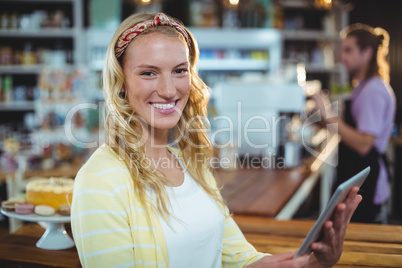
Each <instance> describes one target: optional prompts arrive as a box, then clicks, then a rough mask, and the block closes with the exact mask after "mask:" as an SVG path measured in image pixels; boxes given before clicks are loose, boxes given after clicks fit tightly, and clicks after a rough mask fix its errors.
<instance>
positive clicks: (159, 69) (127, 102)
mask: <svg viewBox="0 0 402 268" xmlns="http://www.w3.org/2000/svg"><path fill="white" fill-rule="evenodd" d="M197 58H198V48H197V43H196V40H195V39H194V38H193V37H192V35H191V33H190V32H188V30H187V29H186V28H185V27H184V26H183V25H182V24H181V23H180V22H179V21H177V20H176V19H174V18H171V17H168V16H167V15H165V14H163V13H159V14H136V15H132V16H130V17H128V18H127V19H126V20H124V21H123V22H122V24H121V25H120V26H119V27H118V29H117V30H116V33H115V34H114V36H113V38H112V41H111V42H110V44H109V47H108V51H107V58H106V64H105V67H104V71H103V79H104V80H103V86H104V95H105V99H106V102H107V108H108V114H107V119H106V129H107V132H108V140H107V142H106V144H104V145H103V146H101V147H100V148H98V149H97V151H96V152H95V153H94V154H93V155H92V156H91V158H90V159H89V160H88V162H87V163H86V164H85V165H84V166H83V167H82V168H81V170H80V171H79V173H78V175H77V177H76V179H75V185H74V193H73V202H72V209H71V224H72V231H73V235H74V240H75V243H76V246H77V250H78V252H79V256H80V261H81V263H82V265H83V266H84V267H145V266H146V267H175V268H181V267H200V268H201V267H222V266H225V267H245V266H246V265H250V267H263V266H264V267H265V266H266V265H281V267H286V265H291V266H292V267H304V266H306V265H307V263H308V260H309V258H308V256H301V257H298V258H295V259H292V256H293V254H292V253H286V254H280V255H275V256H267V255H268V254H263V253H260V252H257V251H256V250H255V248H254V247H253V246H252V245H251V244H250V243H248V242H247V240H246V239H245V237H244V236H243V234H242V232H241V231H240V229H239V227H238V226H237V224H236V223H235V222H234V220H233V219H232V217H231V215H230V213H229V211H228V209H227V207H226V206H225V204H224V202H223V200H222V197H221V195H220V192H219V189H218V187H217V183H216V180H215V177H214V176H213V175H212V173H211V167H210V166H209V162H208V160H209V159H210V158H211V156H212V148H211V144H210V142H209V140H208V136H207V133H206V126H205V121H206V118H207V116H206V108H207V102H208V96H209V95H208V88H207V86H206V85H205V84H204V83H203V81H202V80H201V79H200V78H199V77H198V75H197V72H196V68H195V65H196V61H197ZM170 140H174V142H169V141H170ZM355 197H356V192H353V193H352V194H351V195H350V197H349V199H348V202H347V204H346V205H345V204H343V205H344V206H343V207H342V208H341V209H339V211H337V213H338V214H339V215H338V217H337V218H338V219H342V220H338V221H336V222H334V224H333V225H332V224H331V225H328V227H327V229H326V231H327V236H329V237H326V238H327V239H325V240H326V241H324V240H323V242H320V243H316V244H317V245H316V250H317V252H319V253H321V255H322V256H321V257H320V262H321V263H322V264H325V265H328V264H329V265H330V264H333V260H335V261H336V260H337V259H339V256H340V249H341V246H339V243H338V244H337V243H334V241H335V242H342V241H343V237H344V234H345V232H344V229H345V226H346V225H347V220H348V218H350V214H351V213H353V209H354V207H355V205H356V200H357V201H358V199H356V200H355ZM335 229H336V230H335ZM328 238H330V239H328ZM329 243H331V245H330V244H329ZM333 245H336V248H334V246H333ZM320 247H321V249H320ZM333 252H335V253H333ZM317 261H318V259H317V258H310V263H311V264H313V263H318V262H317Z"/></svg>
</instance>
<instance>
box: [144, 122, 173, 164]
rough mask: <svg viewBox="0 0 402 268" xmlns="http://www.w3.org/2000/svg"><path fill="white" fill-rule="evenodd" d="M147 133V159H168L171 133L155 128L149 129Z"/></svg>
mask: <svg viewBox="0 0 402 268" xmlns="http://www.w3.org/2000/svg"><path fill="white" fill-rule="evenodd" d="M145 131H146V132H147V134H148V138H147V141H146V144H145V146H146V151H145V152H146V155H147V157H148V158H151V159H157V158H163V157H168V156H169V155H170V153H169V151H168V149H167V141H168V133H169V131H168V130H160V129H155V128H152V129H151V128H148V129H147V130H145Z"/></svg>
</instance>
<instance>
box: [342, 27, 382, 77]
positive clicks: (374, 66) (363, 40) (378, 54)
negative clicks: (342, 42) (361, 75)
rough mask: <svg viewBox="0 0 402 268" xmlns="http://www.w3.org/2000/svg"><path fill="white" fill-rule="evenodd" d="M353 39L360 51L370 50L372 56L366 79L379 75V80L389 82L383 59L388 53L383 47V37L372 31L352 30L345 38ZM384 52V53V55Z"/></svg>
mask: <svg viewBox="0 0 402 268" xmlns="http://www.w3.org/2000/svg"><path fill="white" fill-rule="evenodd" d="M352 36H353V37H355V38H356V42H357V46H358V47H359V49H360V50H364V49H367V48H371V49H372V50H373V55H372V57H371V60H370V63H369V67H368V69H367V72H366V77H365V78H366V79H368V78H370V77H373V76H376V75H379V76H381V78H382V79H383V80H385V81H387V82H389V64H388V62H387V60H386V59H385V56H386V54H387V53H388V47H386V48H385V47H384V46H383V43H384V35H382V34H381V35H376V34H375V33H373V32H372V31H368V30H366V29H356V30H352V31H350V32H349V33H348V34H347V37H352ZM385 50H386V53H385Z"/></svg>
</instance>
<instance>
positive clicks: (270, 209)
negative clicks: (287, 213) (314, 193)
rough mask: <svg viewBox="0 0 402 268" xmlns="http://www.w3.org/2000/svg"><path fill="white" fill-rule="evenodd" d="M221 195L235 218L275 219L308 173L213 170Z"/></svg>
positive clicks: (298, 169) (271, 170)
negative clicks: (220, 185)
mask: <svg viewBox="0 0 402 268" xmlns="http://www.w3.org/2000/svg"><path fill="white" fill-rule="evenodd" d="M216 174H217V177H218V178H219V180H220V181H221V183H222V184H223V188H222V190H221V193H222V196H223V198H224V199H225V201H226V202H227V205H228V207H229V209H230V211H231V212H232V213H234V214H239V215H254V216H255V215H257V216H266V217H275V216H276V215H277V214H278V213H279V211H280V210H281V209H282V208H283V207H284V206H285V204H286V203H287V202H288V201H289V200H290V198H291V197H292V196H293V194H294V193H295V192H296V191H297V189H298V188H299V187H300V185H301V184H302V183H303V181H304V180H305V179H306V178H307V177H308V176H309V175H310V171H309V170H306V169H305V168H303V167H299V168H295V169H289V170H284V169H264V168H252V169H251V168H250V169H237V170H224V169H221V170H217V171H216Z"/></svg>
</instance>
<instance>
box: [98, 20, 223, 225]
mask: <svg viewBox="0 0 402 268" xmlns="http://www.w3.org/2000/svg"><path fill="white" fill-rule="evenodd" d="M154 17H155V14H134V15H131V16H129V17H128V18H126V19H125V20H124V21H123V22H122V23H121V25H120V26H119V27H118V29H117V30H116V32H115V34H114V36H113V38H112V40H111V42H110V44H109V47H108V50H107V55H106V62H105V66H104V69H103V89H104V95H105V99H106V103H107V107H108V114H107V118H106V130H107V132H108V141H107V143H108V145H109V146H110V147H111V148H112V149H113V150H114V151H115V152H116V153H117V154H118V156H119V157H120V158H121V159H122V160H123V161H124V162H125V163H126V165H127V166H128V167H129V171H130V173H131V177H132V179H133V182H134V187H135V189H134V191H135V192H136V193H137V194H138V196H139V199H140V201H141V202H142V203H143V205H144V206H145V207H146V209H147V210H148V212H149V209H150V208H152V207H154V208H155V209H156V210H157V212H159V213H160V214H161V215H162V216H163V217H164V218H167V216H169V215H170V213H169V207H170V201H169V198H168V196H167V193H166V189H165V184H164V182H167V179H166V176H165V175H164V174H163V173H162V172H160V171H158V170H157V169H156V168H154V167H153V166H151V165H150V163H149V160H148V158H147V156H146V154H145V145H144V142H143V137H142V136H143V135H142V134H143V133H142V132H143V130H142V126H141V122H139V121H137V120H133V119H134V118H135V107H132V106H131V105H130V103H129V102H128V99H127V98H126V97H125V96H122V94H121V89H122V88H123V87H124V74H123V69H122V66H123V65H122V63H123V61H124V56H125V54H124V53H123V54H122V56H121V57H120V58H119V59H117V58H116V56H115V46H116V43H117V41H118V39H119V37H120V35H121V34H122V33H123V32H124V31H125V30H126V29H127V28H129V27H131V26H133V25H135V24H137V23H140V22H143V21H146V20H151V19H153V18H154ZM169 18H170V19H171V20H174V21H176V22H178V23H180V24H181V22H180V21H178V20H176V19H174V18H171V17H169ZM183 27H184V26H183ZM186 31H187V33H188V35H189V36H190V39H191V42H190V44H191V45H190V47H189V54H190V55H189V56H190V57H189V58H190V68H189V69H190V70H189V71H190V75H191V90H190V95H189V99H188V102H187V104H186V106H185V108H184V110H183V113H182V115H181V117H180V120H179V122H178V124H177V126H176V128H175V131H174V138H178V137H181V138H180V139H179V141H178V142H177V145H178V147H179V149H180V151H181V154H182V158H183V160H184V162H185V164H186V168H187V171H188V172H189V173H190V174H191V176H192V177H193V178H194V180H195V181H196V182H197V183H198V184H199V185H200V186H201V187H202V188H203V189H204V190H205V192H207V193H208V194H209V195H210V196H212V197H213V198H214V199H215V200H216V202H217V204H218V205H219V206H221V207H222V208H224V207H225V206H224V202H223V199H222V197H221V195H220V193H219V189H217V188H214V187H211V186H210V184H209V183H208V181H207V177H206V176H208V175H207V173H208V172H210V165H209V162H208V160H209V159H210V157H211V155H212V146H211V143H210V141H209V139H208V136H207V133H206V131H205V129H206V127H205V122H204V121H206V120H207V103H208V99H209V91H208V90H209V89H208V87H207V86H206V85H205V84H204V82H203V81H202V80H201V79H200V78H199V76H198V75H197V71H196V62H197V60H198V54H199V52H198V46H197V43H196V42H195V39H194V37H193V36H192V35H191V33H190V32H189V31H188V30H187V29H186ZM150 32H158V33H160V34H165V35H168V36H173V37H177V38H179V39H181V40H184V37H183V35H182V34H180V33H179V32H178V31H176V30H175V29H174V28H172V27H170V26H154V27H150V28H149V30H146V31H144V32H142V33H141V34H140V35H145V34H148V33H150ZM186 44H187V43H186ZM189 129H196V130H197V131H196V132H193V131H189ZM191 144H192V145H196V146H191ZM197 157H201V159H202V161H197V160H198V159H197ZM147 189H148V190H151V191H152V192H153V193H154V195H153V196H154V200H153V201H151V200H150V199H149V198H148V197H147V193H146V190H147Z"/></svg>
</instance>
